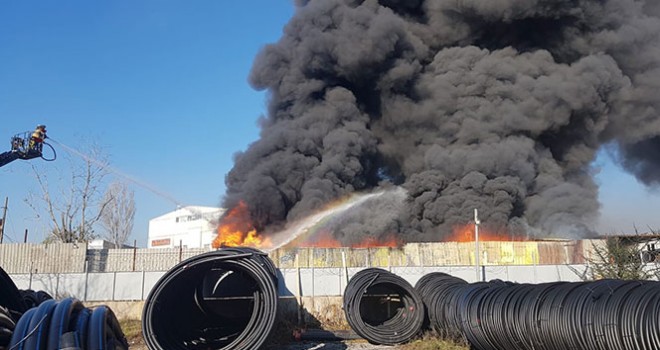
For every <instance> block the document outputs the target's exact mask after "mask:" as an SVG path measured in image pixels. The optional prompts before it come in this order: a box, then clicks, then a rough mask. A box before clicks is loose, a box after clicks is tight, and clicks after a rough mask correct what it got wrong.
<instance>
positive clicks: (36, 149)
mask: <svg viewBox="0 0 660 350" xmlns="http://www.w3.org/2000/svg"><path fill="white" fill-rule="evenodd" d="M30 135H31V132H29V131H26V132H24V133H19V134H16V135H14V136H12V138H11V150H9V151H7V152H4V153H0V167H3V166H5V165H7V164H9V163H11V162H13V161H15V160H17V159H22V160H30V159H34V158H42V159H44V160H47V161H52V160H55V156H53V158H49V159H47V158H44V156H43V146H44V145H46V146H48V147H50V149H51V150H52V151H53V155H55V150H54V149H53V147H52V146H51V145H49V144H48V143H46V142H44V141H43V140H42V141H41V142H35V141H34V140H33V139H32V137H31V136H30Z"/></svg>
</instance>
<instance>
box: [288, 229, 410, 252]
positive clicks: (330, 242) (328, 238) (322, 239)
mask: <svg viewBox="0 0 660 350" xmlns="http://www.w3.org/2000/svg"><path fill="white" fill-rule="evenodd" d="M296 245H297V246H300V247H309V248H340V247H350V248H377V247H390V248H397V247H400V246H401V242H399V241H398V240H397V239H396V237H395V236H394V235H388V236H387V237H386V238H385V239H380V240H379V239H376V238H373V237H366V238H365V239H363V240H362V241H359V242H357V243H353V244H342V242H340V241H339V240H337V239H336V238H334V237H332V233H331V232H330V231H323V232H321V233H319V234H316V235H314V237H310V238H307V239H306V240H304V241H303V242H301V243H299V244H296Z"/></svg>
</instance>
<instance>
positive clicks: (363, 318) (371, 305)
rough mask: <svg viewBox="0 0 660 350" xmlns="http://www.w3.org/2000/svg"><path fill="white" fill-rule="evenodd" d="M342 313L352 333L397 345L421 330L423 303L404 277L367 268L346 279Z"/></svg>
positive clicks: (373, 340) (378, 341)
mask: <svg viewBox="0 0 660 350" xmlns="http://www.w3.org/2000/svg"><path fill="white" fill-rule="evenodd" d="M388 308H389V310H388ZM392 309H394V310H392ZM388 311H389V312H388ZM344 313H345V315H346V320H347V321H348V324H349V325H350V326H351V328H352V329H353V330H354V331H355V333H357V334H359V335H360V336H361V337H363V338H365V339H367V340H368V341H369V342H371V343H374V344H384V345H396V344H401V343H405V342H408V341H410V340H411V339H412V337H414V336H415V335H416V334H417V333H418V332H419V331H420V329H421V328H422V323H423V321H424V304H423V302H422V299H421V297H420V296H419V294H418V293H417V292H416V291H415V289H414V288H413V287H412V286H411V285H410V283H408V282H407V281H406V280H404V279H403V278H401V277H399V276H397V275H395V274H393V273H391V272H389V271H387V270H383V269H378V268H369V269H365V270H362V271H360V272H358V273H356V274H355V276H353V278H351V280H350V281H349V282H348V285H347V286H346V290H345V292H344Z"/></svg>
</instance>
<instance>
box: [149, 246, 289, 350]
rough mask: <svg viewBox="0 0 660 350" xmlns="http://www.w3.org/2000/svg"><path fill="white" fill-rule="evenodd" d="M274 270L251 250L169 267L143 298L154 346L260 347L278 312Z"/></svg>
mask: <svg viewBox="0 0 660 350" xmlns="http://www.w3.org/2000/svg"><path fill="white" fill-rule="evenodd" d="M277 303H278V293H277V272H276V269H275V266H274V265H273V262H272V261H271V260H270V259H269V258H268V256H267V255H266V254H265V253H263V252H261V251H259V250H256V249H252V248H223V249H220V250H217V251H213V252H208V253H205V254H201V255H197V256H194V257H192V258H189V259H187V260H185V261H182V262H181V263H179V264H178V265H176V266H175V267H173V268H172V269H170V270H169V271H168V272H167V273H165V275H163V277H161V279H160V280H159V281H158V282H157V283H156V285H155V286H154V287H153V289H152V290H151V292H150V293H149V296H148V297H147V299H146V300H145V305H144V309H143V316H142V330H143V336H144V338H145V341H146V343H147V346H148V347H149V348H150V349H152V350H156V349H160V350H176V349H227V350H228V349H259V348H260V347H261V346H262V345H263V344H264V342H265V341H266V339H267V338H268V336H269V335H270V332H271V330H272V328H273V325H274V323H275V318H276V314H277Z"/></svg>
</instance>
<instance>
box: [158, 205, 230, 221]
mask: <svg viewBox="0 0 660 350" xmlns="http://www.w3.org/2000/svg"><path fill="white" fill-rule="evenodd" d="M224 211H225V209H223V208H217V207H204V206H197V205H188V206H185V207H180V208H177V209H176V210H174V211H171V212H169V213H165V214H163V215H161V216H157V217H155V218H153V219H151V220H149V221H154V220H167V219H171V218H175V217H177V216H181V215H190V214H207V213H213V212H220V213H222V212H224Z"/></svg>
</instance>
